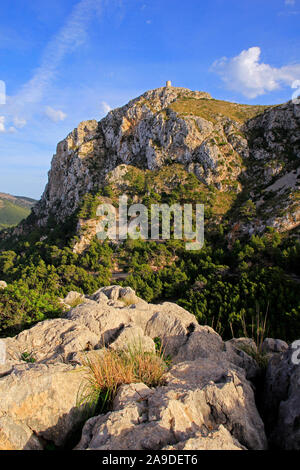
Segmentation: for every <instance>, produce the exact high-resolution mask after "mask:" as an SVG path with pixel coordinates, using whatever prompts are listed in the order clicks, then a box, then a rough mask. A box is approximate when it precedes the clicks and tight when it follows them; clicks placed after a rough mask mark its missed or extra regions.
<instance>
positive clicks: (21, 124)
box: [13, 116, 27, 129]
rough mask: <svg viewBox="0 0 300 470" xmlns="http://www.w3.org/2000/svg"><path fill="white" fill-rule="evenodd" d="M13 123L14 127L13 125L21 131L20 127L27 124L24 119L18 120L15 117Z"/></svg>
mask: <svg viewBox="0 0 300 470" xmlns="http://www.w3.org/2000/svg"><path fill="white" fill-rule="evenodd" d="M13 122H14V125H15V126H16V127H17V128H18V129H22V127H24V126H26V124H27V121H26V119H22V118H19V117H18V116H16V117H15V118H14V120H13Z"/></svg>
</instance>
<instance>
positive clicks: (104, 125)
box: [34, 87, 300, 251]
mask: <svg viewBox="0 0 300 470" xmlns="http://www.w3.org/2000/svg"><path fill="white" fill-rule="evenodd" d="M298 108H299V106H296V105H294V104H293V103H292V102H289V103H286V104H283V105H280V106H274V107H263V106H261V107H259V106H245V105H238V104H235V103H227V102H224V101H218V100H213V99H212V98H211V97H210V95H208V94H207V93H204V92H193V91H191V90H188V89H185V88H175V87H163V88H158V89H156V90H151V91H148V92H146V93H144V94H143V95H142V96H140V97H138V98H136V99H134V100H132V101H130V102H129V103H128V104H127V105H125V106H123V107H121V108H117V109H115V110H112V111H110V112H109V113H108V115H107V116H106V117H105V118H104V119H102V120H101V121H100V122H97V121H95V120H91V121H84V122H82V123H80V124H79V126H78V128H77V129H75V130H74V131H73V132H71V133H70V134H69V135H68V136H67V137H66V139H64V140H63V141H62V142H60V143H59V144H58V146H57V151H56V154H55V155H54V157H53V160H52V164H51V170H50V172H49V180H48V184H47V186H46V188H45V191H44V194H43V196H42V199H41V200H40V202H39V203H38V204H37V205H36V206H35V208H34V214H35V216H36V221H37V223H38V224H39V225H44V224H45V223H46V222H47V220H48V218H49V216H50V214H51V215H52V216H53V217H55V218H56V220H57V221H59V222H61V221H64V220H65V218H66V217H68V216H70V215H72V214H73V213H74V211H75V210H76V209H77V208H78V206H79V205H80V202H81V200H82V197H83V195H84V194H85V193H87V192H92V191H98V190H99V189H101V188H103V187H104V186H105V185H107V184H108V183H109V182H111V181H113V182H115V181H117V180H122V178H124V176H125V175H126V171H127V170H126V168H127V167H130V166H133V167H135V168H139V169H142V170H157V169H160V168H162V167H164V166H167V165H169V164H170V163H175V162H176V163H177V164H180V165H182V167H183V168H184V169H185V170H186V171H188V172H193V173H194V174H195V175H196V176H197V177H198V179H199V180H200V181H201V182H203V183H204V184H205V185H213V186H214V187H215V188H216V189H217V190H218V191H220V192H236V193H238V192H241V191H243V190H245V193H247V194H248V195H249V194H250V195H251V200H252V202H253V203H254V204H255V207H256V212H257V214H254V217H252V219H251V221H249V220H248V221H242V223H240V222H241V221H239V223H240V227H239V230H240V232H242V233H244V232H247V233H253V232H262V231H264V230H265V228H266V226H274V227H276V228H278V229H279V230H289V229H291V228H295V227H296V226H297V225H299V222H300V212H299V204H297V194H298V191H299V172H298V173H297V171H298V167H299V155H300V142H299V126H300V113H299V109H298ZM277 182H278V184H277ZM276 185H277V186H276ZM278 185H279V186H278ZM277 192H279V194H278V193H277ZM234 222H236V221H234ZM94 225H95V224H94V223H93V220H90V221H89V230H91V231H92V232H93V234H94V232H95V226H94ZM85 228H88V227H87V224H85ZM89 240H90V237H89V236H88V235H87V236H86V242H84V241H83V240H82V242H81V243H79V245H80V246H79V247H78V251H82V250H83V249H84V248H86V246H87V245H88V243H89Z"/></svg>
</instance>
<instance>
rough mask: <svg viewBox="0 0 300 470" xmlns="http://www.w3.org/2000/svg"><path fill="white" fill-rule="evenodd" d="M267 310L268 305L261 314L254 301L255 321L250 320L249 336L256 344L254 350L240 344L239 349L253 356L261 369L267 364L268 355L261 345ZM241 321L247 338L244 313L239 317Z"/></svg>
mask: <svg viewBox="0 0 300 470" xmlns="http://www.w3.org/2000/svg"><path fill="white" fill-rule="evenodd" d="M268 310H269V305H268V307H267V310H266V313H265V315H264V316H262V315H261V312H260V308H259V304H258V303H257V302H256V321H255V323H254V321H252V325H251V338H252V339H253V340H254V342H255V344H256V350H255V349H253V348H251V346H246V345H244V346H240V349H241V350H242V351H244V352H245V353H246V354H248V355H249V356H251V357H253V359H255V361H256V362H257V364H258V366H259V367H260V368H261V369H265V368H266V367H267V365H268V356H267V355H266V354H265V353H264V352H263V349H262V345H263V342H264V339H265V337H266V332H267V318H268ZM241 322H242V326H243V333H244V336H245V337H246V338H249V335H248V330H247V324H246V320H245V317H244V315H243V316H242V317H241ZM230 327H231V332H232V337H234V335H233V327H232V324H230Z"/></svg>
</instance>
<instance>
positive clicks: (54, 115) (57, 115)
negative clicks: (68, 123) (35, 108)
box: [45, 106, 67, 122]
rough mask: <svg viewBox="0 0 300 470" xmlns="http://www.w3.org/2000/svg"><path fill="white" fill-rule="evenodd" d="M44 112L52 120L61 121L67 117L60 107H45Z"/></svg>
mask: <svg viewBox="0 0 300 470" xmlns="http://www.w3.org/2000/svg"><path fill="white" fill-rule="evenodd" d="M45 114H46V116H47V117H48V118H49V119H50V120H51V121H53V122H59V121H63V120H64V119H66V117H67V114H66V113H64V112H63V111H61V110H60V109H54V108H51V106H47V107H46V109H45Z"/></svg>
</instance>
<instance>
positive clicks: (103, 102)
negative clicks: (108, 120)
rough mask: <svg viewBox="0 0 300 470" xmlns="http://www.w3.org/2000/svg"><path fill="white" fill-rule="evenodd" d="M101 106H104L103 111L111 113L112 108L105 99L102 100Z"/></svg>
mask: <svg viewBox="0 0 300 470" xmlns="http://www.w3.org/2000/svg"><path fill="white" fill-rule="evenodd" d="M101 108H102V111H103V112H104V113H105V114H107V113H109V111H111V109H112V108H111V107H110V106H109V104H108V103H106V102H105V101H102V102H101Z"/></svg>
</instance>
